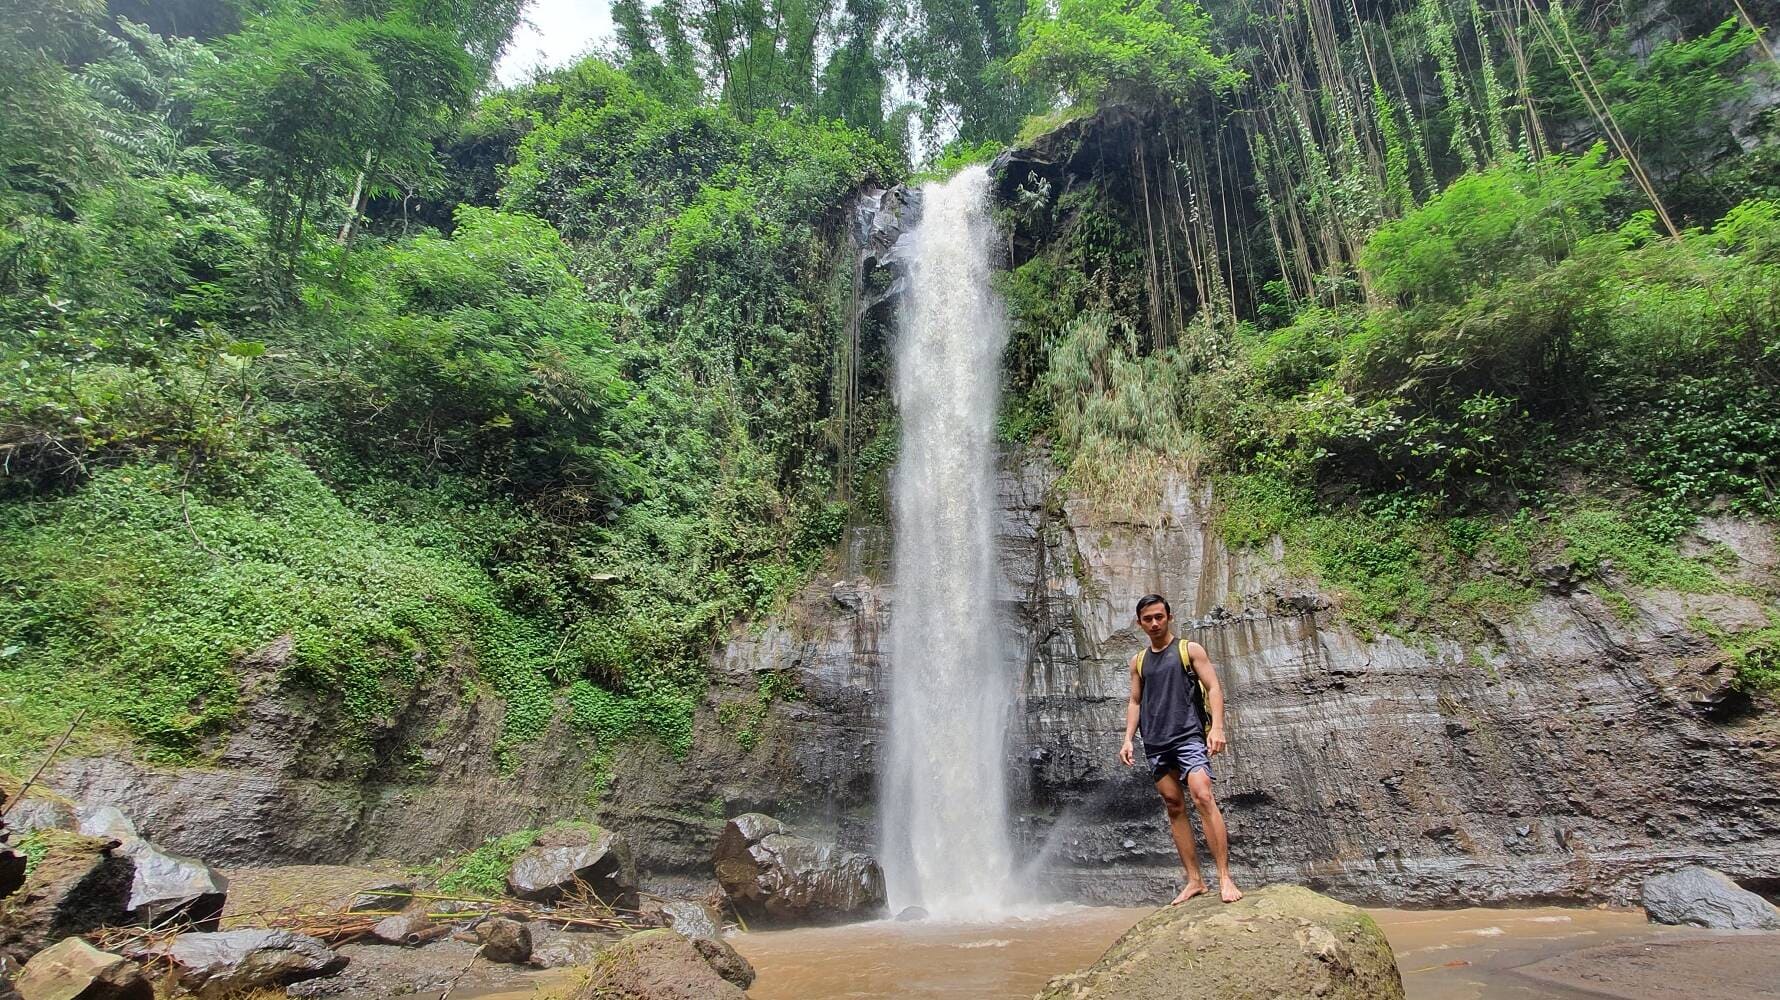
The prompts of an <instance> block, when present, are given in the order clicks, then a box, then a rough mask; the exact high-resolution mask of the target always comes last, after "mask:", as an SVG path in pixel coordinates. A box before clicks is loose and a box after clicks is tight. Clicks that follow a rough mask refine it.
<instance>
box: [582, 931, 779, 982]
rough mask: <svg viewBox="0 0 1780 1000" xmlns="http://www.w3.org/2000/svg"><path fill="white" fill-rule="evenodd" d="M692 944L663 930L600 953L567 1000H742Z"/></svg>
mask: <svg viewBox="0 0 1780 1000" xmlns="http://www.w3.org/2000/svg"><path fill="white" fill-rule="evenodd" d="M746 997H747V994H746V993H743V992H742V990H741V987H739V986H737V985H735V984H734V983H732V982H730V981H729V980H727V979H725V978H723V976H722V975H720V974H719V973H718V972H717V970H716V969H714V968H712V967H711V963H710V962H707V961H706V960H705V957H704V956H703V955H701V954H699V951H698V949H697V948H695V947H693V944H692V942H691V941H688V940H686V939H685V938H684V937H681V936H680V935H678V934H676V933H674V932H673V931H670V930H667V929H665V928H663V929H661V930H653V931H643V932H641V933H639V934H632V935H631V936H630V937H627V938H625V939H624V940H622V941H620V942H618V943H617V944H614V945H613V946H611V947H610V948H607V949H606V950H605V951H604V952H601V953H600V956H599V958H597V959H595V960H594V962H593V964H592V965H591V966H589V967H588V977H587V981H586V982H585V983H583V984H582V986H581V988H580V989H578V990H576V991H575V992H574V993H573V994H571V1000H746Z"/></svg>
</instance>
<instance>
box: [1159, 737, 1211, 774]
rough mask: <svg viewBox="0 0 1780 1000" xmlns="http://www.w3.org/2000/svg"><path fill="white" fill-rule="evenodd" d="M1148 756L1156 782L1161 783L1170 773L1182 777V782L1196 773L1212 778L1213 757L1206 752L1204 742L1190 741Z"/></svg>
mask: <svg viewBox="0 0 1780 1000" xmlns="http://www.w3.org/2000/svg"><path fill="white" fill-rule="evenodd" d="M1146 749H1147V748H1146ZM1147 756H1148V757H1149V761H1150V777H1151V778H1152V779H1154V780H1156V781H1161V780H1162V778H1163V776H1164V775H1167V774H1170V773H1173V774H1178V775H1180V780H1181V781H1182V782H1185V781H1186V780H1187V775H1189V774H1192V773H1193V772H1194V771H1204V772H1205V776H1206V777H1207V778H1209V777H1211V776H1212V775H1211V755H1210V754H1208V753H1206V752H1205V741H1204V740H1188V741H1186V742H1185V743H1182V744H1181V745H1180V746H1177V747H1170V748H1169V749H1167V750H1163V751H1161V752H1159V753H1154V754H1147Z"/></svg>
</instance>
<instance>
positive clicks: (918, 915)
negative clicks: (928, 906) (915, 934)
mask: <svg viewBox="0 0 1780 1000" xmlns="http://www.w3.org/2000/svg"><path fill="white" fill-rule="evenodd" d="M930 916H932V914H930V913H928V912H927V911H926V910H924V909H922V908H921V907H919V906H905V907H903V908H902V911H901V912H899V913H898V914H896V919H897V920H899V921H909V920H926V919H927V918H928V917H930Z"/></svg>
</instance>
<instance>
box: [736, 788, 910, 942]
mask: <svg viewBox="0 0 1780 1000" xmlns="http://www.w3.org/2000/svg"><path fill="white" fill-rule="evenodd" d="M711 860H712V866H713V867H714V868H715V869H716V872H717V882H718V883H719V884H720V885H722V886H723V891H724V893H725V894H726V895H727V896H728V897H729V900H730V902H731V904H733V905H734V906H735V908H736V911H737V912H739V913H741V914H742V915H743V916H745V917H748V918H750V919H755V920H764V921H768V922H779V923H826V922H835V921H842V920H860V919H866V918H869V917H874V916H877V915H878V913H879V911H881V910H882V909H883V907H884V870H883V869H882V868H881V867H879V866H878V862H877V860H876V859H874V858H872V857H871V856H870V855H868V854H861V853H858V852H855V851H848V850H843V849H842V848H840V847H837V846H835V845H834V844H825V843H820V842H818V841H814V840H810V839H808V838H806V837H799V836H797V835H795V834H792V833H789V832H788V831H787V830H786V829H785V825H784V824H783V823H780V822H779V821H778V820H776V819H773V818H772V817H771V816H766V815H763V814H761V813H744V814H743V815H741V816H737V817H736V818H734V819H732V820H730V821H729V822H728V823H726V824H724V827H723V833H722V834H721V835H719V836H718V838H717V848H716V851H715V852H714V853H713V856H712V859H711Z"/></svg>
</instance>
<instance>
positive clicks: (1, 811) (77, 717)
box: [0, 708, 87, 819]
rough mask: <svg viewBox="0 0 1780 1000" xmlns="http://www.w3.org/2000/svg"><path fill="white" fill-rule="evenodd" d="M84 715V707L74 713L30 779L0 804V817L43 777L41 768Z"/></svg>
mask: <svg viewBox="0 0 1780 1000" xmlns="http://www.w3.org/2000/svg"><path fill="white" fill-rule="evenodd" d="M86 717H87V710H86V709H84V708H83V709H81V710H80V711H79V712H76V713H75V714H74V721H73V722H70V723H68V729H67V731H66V732H64V733H62V738H61V739H59V740H57V741H56V745H55V746H54V747H52V748H51V749H50V752H49V756H48V757H45V758H43V763H41V764H39V765H37V770H35V771H33V772H32V773H31V778H30V780H29V781H26V782H25V783H24V784H22V785H20V786H19V793H18V794H17V795H15V796H13V797H12V799H11V800H10V801H8V802H7V803H6V805H5V806H0V819H5V818H6V814H7V813H9V812H12V807H13V806H16V805H18V804H19V802H20V801H21V800H22V799H24V797H25V793H26V792H28V791H30V790H31V786H32V785H35V784H37V779H38V778H41V777H43V769H44V768H46V767H48V766H49V765H50V761H53V760H55V759H56V754H59V753H61V752H62V747H64V746H66V745H67V743H68V737H70V736H73V735H74V727H75V726H78V725H80V720H82V719H84V718H86Z"/></svg>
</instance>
